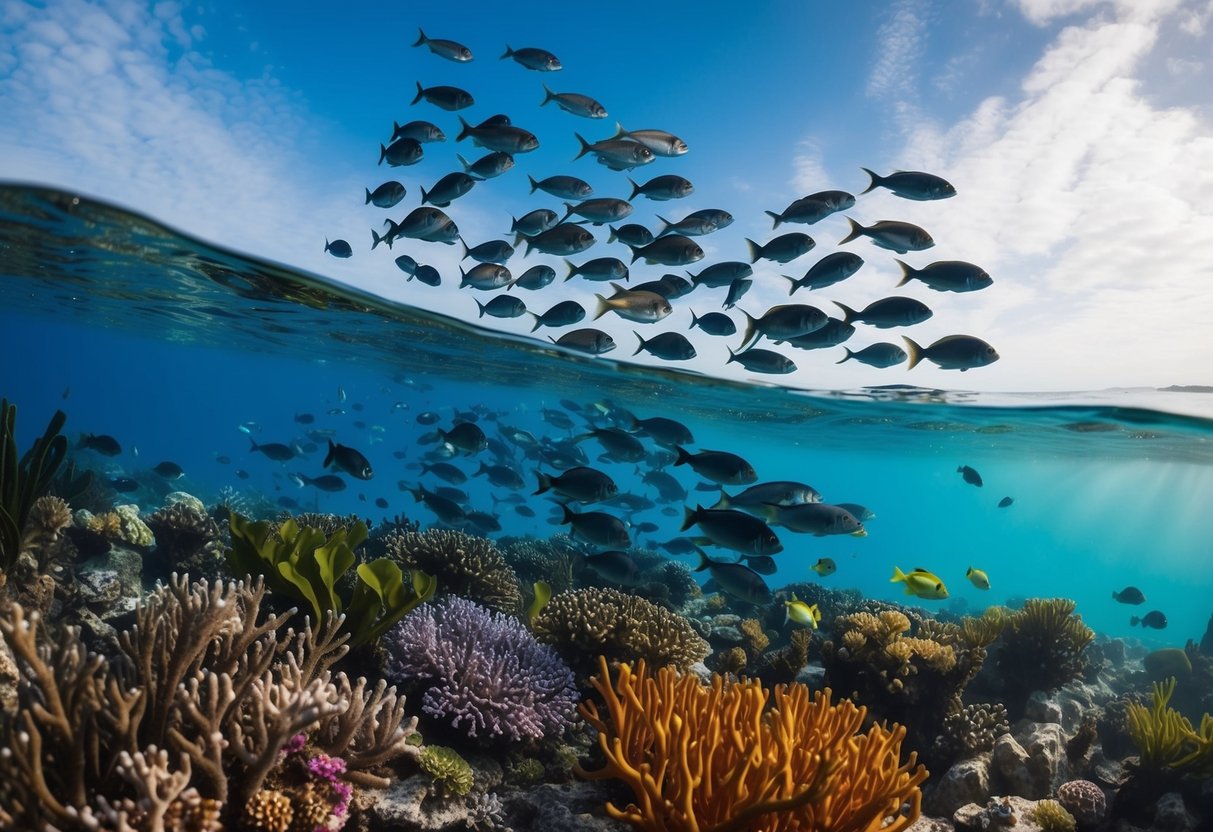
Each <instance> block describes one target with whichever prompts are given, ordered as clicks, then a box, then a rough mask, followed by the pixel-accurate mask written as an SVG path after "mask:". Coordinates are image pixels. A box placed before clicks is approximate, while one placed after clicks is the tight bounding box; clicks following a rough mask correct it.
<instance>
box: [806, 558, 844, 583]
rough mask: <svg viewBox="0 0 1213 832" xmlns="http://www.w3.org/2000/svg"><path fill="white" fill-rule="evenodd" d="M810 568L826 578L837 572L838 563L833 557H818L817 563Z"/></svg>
mask: <svg viewBox="0 0 1213 832" xmlns="http://www.w3.org/2000/svg"><path fill="white" fill-rule="evenodd" d="M809 568H810V569H812V570H813V571H814V572H816V573H817V574H818V575H820V576H821V577H823V578H824V577H826V576H827V575H833V574H834V573H835V572H837V571H838V564H836V563H834V559H833V558H818V560H817V563H815V564H813V565H812V566H811V567H809Z"/></svg>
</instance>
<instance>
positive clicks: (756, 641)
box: [737, 618, 771, 653]
mask: <svg viewBox="0 0 1213 832" xmlns="http://www.w3.org/2000/svg"><path fill="white" fill-rule="evenodd" d="M737 629H739V630H741V634H742V635H743V636H745V639H746V646H747V647H749V648H750V650H752V651H753V652H755V653H761V652H762V651H763V650H766V649H767V648H768V647H770V646H771V637H770V636H768V635H767V634H766V632H765V631H764V630H763V629H762V622H761V621H759V620H758V619H757V618H744V619H742V621H741V623H740V624H738V625H737Z"/></svg>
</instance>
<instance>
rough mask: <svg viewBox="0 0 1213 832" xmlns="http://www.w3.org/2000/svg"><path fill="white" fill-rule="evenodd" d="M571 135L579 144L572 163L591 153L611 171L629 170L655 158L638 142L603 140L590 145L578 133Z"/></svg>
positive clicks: (651, 152)
mask: <svg viewBox="0 0 1213 832" xmlns="http://www.w3.org/2000/svg"><path fill="white" fill-rule="evenodd" d="M573 135H574V136H576V137H577V141H578V142H580V143H581V150H579V151H578V152H577V155H576V156H574V157H573V161H576V160H578V159H580V158H581V157H582V156H584V155H585V154H587V153H592V154H593V155H594V156H596V157H597V158H598V161H599V162H601V163H602V164H604V165H606V166H607V167H609V168H611V169H612V170H631V169H632V168H636V167H640V166H641V165H647V164H649V163H650V162H652V161H653V159H654V158H656V157H654V156H653V151H651V150H649V149H648V148H647V147H645V146H644V145H642V144H641V143H640V142H634V141H630V140H628V139H604V140H602V141H600V142H594V143H593V144H590V143H589V142H587V141H586V140H585V138H584V137H583V136H582V135H581V134H580V133H574V134H573Z"/></svg>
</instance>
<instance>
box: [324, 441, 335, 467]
mask: <svg viewBox="0 0 1213 832" xmlns="http://www.w3.org/2000/svg"><path fill="white" fill-rule="evenodd" d="M336 453H337V446H336V445H334V444H333V440H332V439H330V440H329V452H328V454H327V455H325V457H324V463H323V464H322V465H321V466H320V467H321V468H327V467H329V465H330V464H331V463H332V461H333V459H334V457H335V455H336Z"/></svg>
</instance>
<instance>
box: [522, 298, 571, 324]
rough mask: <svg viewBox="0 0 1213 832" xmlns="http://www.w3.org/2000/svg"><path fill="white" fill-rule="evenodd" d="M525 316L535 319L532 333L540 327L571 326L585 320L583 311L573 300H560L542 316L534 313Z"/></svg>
mask: <svg viewBox="0 0 1213 832" xmlns="http://www.w3.org/2000/svg"><path fill="white" fill-rule="evenodd" d="M527 314H528V315H530V316H531V317H533V318H534V319H535V325H534V326H532V327H531V332H534V331H535V330H537V329H539V327H541V326H551V327H561V326H572V325H573V324H576V323H581V321H582V320H584V319H585V309H583V308H582V306H581V304H579V303H578V302H577V301H575V300H562V301H560V303H558V304H556V305H555V306H553V307H552V308H551V309H549V310H548V311H546V312H544V313H543V314H542V315H538V314H536V313H534V312H527Z"/></svg>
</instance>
